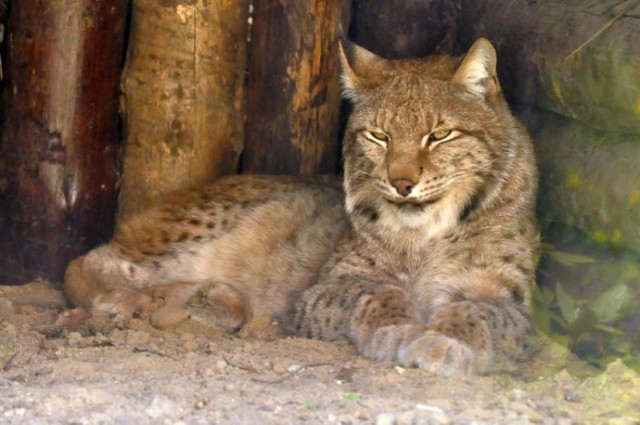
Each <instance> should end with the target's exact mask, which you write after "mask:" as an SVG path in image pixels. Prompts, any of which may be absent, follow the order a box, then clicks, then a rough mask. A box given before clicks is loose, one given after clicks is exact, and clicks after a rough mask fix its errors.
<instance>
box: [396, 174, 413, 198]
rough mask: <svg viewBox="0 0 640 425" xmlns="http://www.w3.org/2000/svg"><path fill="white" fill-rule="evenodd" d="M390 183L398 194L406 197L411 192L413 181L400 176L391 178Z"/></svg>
mask: <svg viewBox="0 0 640 425" xmlns="http://www.w3.org/2000/svg"><path fill="white" fill-rule="evenodd" d="M391 184H392V185H393V187H395V188H396V192H398V193H399V194H400V195H402V196H404V197H407V196H409V195H410V194H411V191H412V190H413V187H414V186H415V183H414V182H413V181H411V180H409V179H405V178H401V179H393V180H391Z"/></svg>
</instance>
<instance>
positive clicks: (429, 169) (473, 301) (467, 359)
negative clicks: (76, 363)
mask: <svg viewBox="0 0 640 425" xmlns="http://www.w3.org/2000/svg"><path fill="white" fill-rule="evenodd" d="M341 61H342V66H343V86H344V94H345V96H346V97H347V98H349V99H351V101H352V103H353V113H352V114H351V116H350V119H349V122H348V125H347V130H346V134H345V138H344V143H343V154H344V161H345V173H344V184H343V187H344V194H343V193H342V191H341V190H340V188H339V187H338V186H337V185H335V184H332V183H331V182H329V181H320V180H315V181H314V180H306V181H305V180H302V179H298V178H288V177H266V176H261V177H260V176H235V177H229V178H225V179H221V180H219V181H218V182H216V183H214V184H213V185H212V186H209V187H206V188H203V189H200V190H195V191H191V192H187V193H186V194H183V195H180V196H179V197H174V198H173V199H169V200H167V201H166V202H165V203H163V204H161V205H160V206H158V207H156V208H154V209H151V210H150V211H148V212H146V213H143V214H142V215H140V216H138V217H135V218H133V219H132V220H129V221H127V222H125V223H123V224H121V225H120V226H119V228H118V229H117V231H116V234H115V237H114V239H113V241H112V242H111V243H109V244H107V245H104V246H102V247H99V248H97V249H95V250H93V251H91V252H89V253H88V254H86V255H85V256H83V257H80V258H78V259H76V260H74V261H73V262H72V263H71V264H70V265H69V268H68V271H67V274H66V278H65V289H66V293H67V294H68V297H69V298H70V300H71V301H72V302H74V303H75V304H77V305H79V306H82V307H84V308H87V309H97V310H103V311H107V312H109V313H113V314H124V315H131V314H134V313H136V312H148V313H149V314H150V319H151V321H152V323H154V324H155V325H157V326H160V327H162V326H172V325H174V324H176V323H177V322H179V321H180V320H182V319H184V318H185V317H187V316H188V311H187V310H186V307H185V305H186V303H187V301H188V300H189V299H190V298H191V297H193V296H195V295H197V296H200V297H204V299H206V300H208V302H210V304H211V312H212V314H213V317H214V318H215V320H216V321H217V322H218V323H220V324H222V325H224V326H227V327H228V328H230V329H236V328H238V327H239V326H241V325H242V324H243V323H244V322H245V321H246V320H248V319H249V318H251V317H252V316H254V315H270V316H272V317H275V318H276V319H278V320H279V321H280V323H281V324H282V325H283V327H284V328H285V329H286V330H288V331H289V332H290V333H292V334H293V335H297V336H301V337H308V338H318V339H323V340H338V339H348V340H349V341H351V342H352V343H353V344H354V345H355V347H356V348H357V350H358V352H359V353H361V354H362V355H364V356H366V357H369V358H372V359H379V360H389V361H394V362H397V363H399V364H401V365H405V366H410V367H419V368H423V369H426V370H427V371H429V372H432V373H434V374H439V375H454V374H466V373H484V372H488V371H491V370H493V369H495V368H498V367H502V365H503V364H506V363H505V362H510V361H512V360H521V359H522V358H524V356H525V355H526V337H527V335H528V333H529V332H530V322H529V313H528V306H529V300H530V291H531V287H532V285H533V282H534V270H535V267H536V262H537V252H538V243H539V242H538V233H537V225H536V221H535V216H534V200H535V195H536V187H537V172H536V167H535V162H534V157H533V152H532V146H531V143H530V140H529V137H528V136H527V134H526V132H525V130H524V129H523V127H522V126H521V125H520V124H519V123H518V122H517V120H516V119H515V118H514V117H513V115H512V114H511V113H510V111H509V108H508V106H507V104H506V102H505V101H504V99H503V97H502V94H501V89H500V85H499V83H498V80H497V76H496V52H495V50H494V48H493V46H492V45H491V43H490V42H489V41H487V40H485V39H480V40H478V41H477V42H476V43H475V44H474V45H473V46H472V47H471V48H470V50H469V51H468V52H467V54H466V55H465V56H464V58H462V59H460V58H453V57H448V56H434V57H427V58H424V59H415V60H394V61H389V60H385V59H383V58H380V57H378V56H376V55H375V54H373V53H371V52H369V51H367V50H365V49H364V48H362V47H359V46H357V45H352V44H349V45H346V46H345V48H344V49H343V50H341ZM343 205H344V206H343Z"/></svg>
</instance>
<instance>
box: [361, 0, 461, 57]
mask: <svg viewBox="0 0 640 425" xmlns="http://www.w3.org/2000/svg"><path fill="white" fill-rule="evenodd" d="M457 16H458V9H457V7H456V2H455V1H454V0H445V1H442V0H403V1H397V0H396V1H389V0H355V2H354V10H353V18H352V21H351V23H352V24H351V31H350V34H349V35H350V37H351V38H352V39H353V41H355V42H356V43H358V44H359V45H361V46H363V47H365V48H367V49H369V50H371V51H372V52H374V53H377V54H379V55H381V56H383V57H385V58H387V59H398V58H415V57H423V56H427V55H430V54H436V53H439V54H450V53H451V52H452V51H453V49H454V46H455V40H456V35H457Z"/></svg>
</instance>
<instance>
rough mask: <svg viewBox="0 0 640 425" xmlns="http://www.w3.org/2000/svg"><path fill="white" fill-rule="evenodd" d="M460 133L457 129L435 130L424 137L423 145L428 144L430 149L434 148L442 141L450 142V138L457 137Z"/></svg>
mask: <svg viewBox="0 0 640 425" xmlns="http://www.w3.org/2000/svg"><path fill="white" fill-rule="evenodd" d="M459 135H460V132H459V131H456V130H444V129H442V130H435V131H432V132H431V133H430V134H428V135H427V136H424V137H423V138H422V147H427V146H428V147H429V149H433V148H435V147H436V146H438V145H439V144H440V143H443V142H448V141H449V140H452V139H455V138H456V137H458V136H459Z"/></svg>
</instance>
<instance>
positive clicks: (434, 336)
mask: <svg viewBox="0 0 640 425" xmlns="http://www.w3.org/2000/svg"><path fill="white" fill-rule="evenodd" d="M474 360H475V355H474V353H473V351H472V350H471V349H470V348H469V347H468V346H467V345H466V344H464V343H462V342H460V341H457V340H455V339H453V338H450V337H448V336H445V335H442V334H439V333H437V332H432V331H428V332H426V333H425V334H424V335H422V336H420V337H418V338H416V339H414V340H412V341H410V342H408V343H407V344H405V345H404V346H401V347H400V348H399V349H398V361H399V362H400V364H401V365H403V366H408V367H418V368H420V369H424V370H426V371H428V372H430V373H432V374H434V375H439V376H452V375H470V374H472V373H473V364H474Z"/></svg>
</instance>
